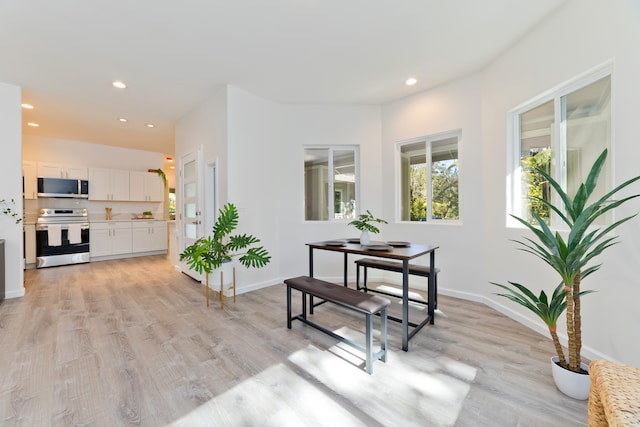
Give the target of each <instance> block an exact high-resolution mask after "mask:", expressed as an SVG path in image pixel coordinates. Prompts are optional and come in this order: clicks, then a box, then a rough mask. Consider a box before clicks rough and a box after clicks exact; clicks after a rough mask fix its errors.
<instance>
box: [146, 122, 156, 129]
mask: <svg viewBox="0 0 640 427" xmlns="http://www.w3.org/2000/svg"><path fill="white" fill-rule="evenodd" d="M145 126H146V127H148V128H154V127H156V125H154V124H153V123H147V124H146V125H145Z"/></svg>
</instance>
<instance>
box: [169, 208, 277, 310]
mask: <svg viewBox="0 0 640 427" xmlns="http://www.w3.org/2000/svg"><path fill="white" fill-rule="evenodd" d="M238 219H239V214H238V209H237V208H236V206H235V205H234V204H232V203H227V204H226V205H224V206H223V207H222V208H221V209H220V210H219V211H218V218H217V220H216V222H215V224H214V225H213V234H212V235H210V236H206V237H202V238H200V239H198V240H196V241H195V242H193V244H191V245H189V246H187V247H186V248H185V249H184V251H183V252H182V253H181V254H180V261H184V262H185V263H186V264H187V265H188V266H189V268H190V269H191V270H195V271H196V272H198V273H199V274H203V273H204V274H205V281H206V287H207V288H206V292H207V305H209V274H211V273H212V272H213V271H214V270H216V269H220V268H222V267H223V266H224V265H229V266H230V265H231V260H232V259H233V258H234V257H237V258H238V261H239V262H240V264H242V265H243V266H245V267H247V268H250V267H253V268H261V267H264V266H265V265H267V264H268V263H269V261H271V256H270V255H269V252H268V251H267V250H266V249H264V247H262V246H254V245H255V244H256V243H259V242H260V240H259V239H258V238H256V237H254V236H252V235H249V234H236V235H231V233H232V232H233V231H234V230H235V229H236V228H237V227H238ZM227 276H228V275H227ZM221 292H222V290H221ZM221 298H222V295H221Z"/></svg>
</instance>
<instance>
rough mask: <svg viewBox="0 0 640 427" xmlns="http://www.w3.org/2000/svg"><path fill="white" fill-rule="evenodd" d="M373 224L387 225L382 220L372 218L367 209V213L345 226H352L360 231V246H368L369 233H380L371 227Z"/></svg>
mask: <svg viewBox="0 0 640 427" xmlns="http://www.w3.org/2000/svg"><path fill="white" fill-rule="evenodd" d="M373 223H378V224H388V222H387V221H385V220H384V219H380V218H376V217H374V216H373V214H372V213H371V211H369V210H368V209H367V213H363V214H360V215H358V218H357V219H354V220H353V221H351V222H350V223H349V224H347V225H353V226H354V227H355V228H357V229H358V230H360V231H361V232H362V233H361V234H360V244H361V245H368V244H370V243H371V237H370V236H369V232H371V233H374V234H378V233H380V229H379V228H378V227H376V226H375V225H373Z"/></svg>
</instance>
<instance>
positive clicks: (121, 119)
mask: <svg viewBox="0 0 640 427" xmlns="http://www.w3.org/2000/svg"><path fill="white" fill-rule="evenodd" d="M118 120H120V121H121V122H122V123H125V122H128V120H127V119H125V118H124V117H120V118H119V119H118Z"/></svg>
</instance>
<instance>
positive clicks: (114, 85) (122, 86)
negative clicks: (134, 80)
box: [111, 80, 127, 89]
mask: <svg viewBox="0 0 640 427" xmlns="http://www.w3.org/2000/svg"><path fill="white" fill-rule="evenodd" d="M111 84H112V85H113V87H117V88H118V89H126V88H127V85H126V84H124V83H122V82H121V81H120V80H116V81H115V82H113V83H111Z"/></svg>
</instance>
